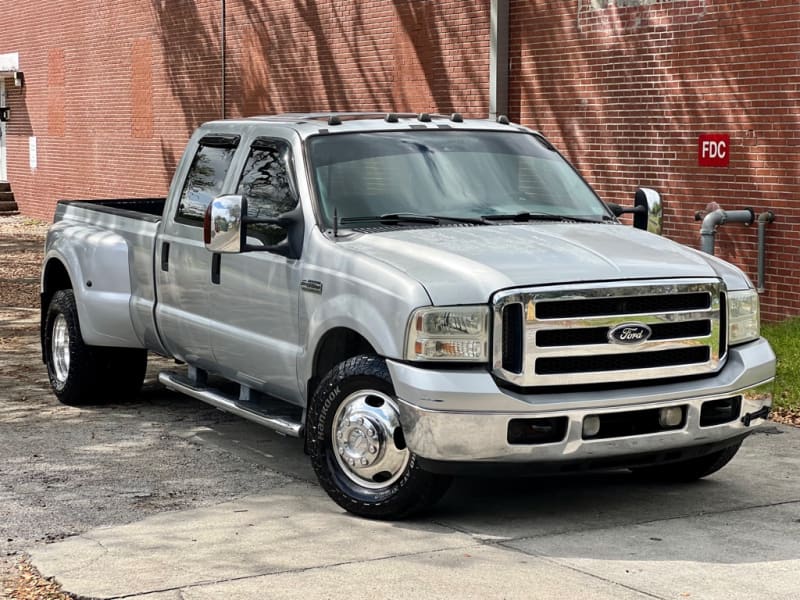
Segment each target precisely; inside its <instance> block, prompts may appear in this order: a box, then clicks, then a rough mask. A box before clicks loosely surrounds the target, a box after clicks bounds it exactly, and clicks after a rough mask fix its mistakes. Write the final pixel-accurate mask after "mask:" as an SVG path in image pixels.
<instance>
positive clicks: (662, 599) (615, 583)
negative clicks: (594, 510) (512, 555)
mask: <svg viewBox="0 0 800 600" xmlns="http://www.w3.org/2000/svg"><path fill="white" fill-rule="evenodd" d="M495 545H496V546H497V547H500V548H503V549H504V550H509V551H511V552H516V553H518V554H524V555H525V556H533V557H534V558H538V559H539V560H541V561H543V562H546V563H550V564H552V565H556V566H558V567H561V568H565V569H569V570H570V571H575V572H576V573H580V574H581V575H586V576H587V577H591V578H592V579H597V580H599V581H603V582H605V583H607V584H609V585H613V586H617V587H621V588H624V589H626V590H630V591H632V592H635V593H637V594H641V595H642V596H646V597H647V598H655V599H656V600H669V599H668V598H667V597H666V596H659V595H657V594H652V593H650V592H646V591H644V590H640V589H639V588H636V587H634V586H632V585H627V584H625V583H621V582H619V581H614V580H613V579H609V578H608V577H602V576H600V575H597V574H596V573H592V572H591V571H586V570H585V569H579V568H578V567H576V566H574V565H571V564H569V563H566V562H561V561H558V560H555V559H553V558H550V557H549V556H545V555H543V554H539V553H537V552H528V551H526V550H522V549H520V548H515V547H514V546H507V545H506V543H505V542H499V543H497V544H495Z"/></svg>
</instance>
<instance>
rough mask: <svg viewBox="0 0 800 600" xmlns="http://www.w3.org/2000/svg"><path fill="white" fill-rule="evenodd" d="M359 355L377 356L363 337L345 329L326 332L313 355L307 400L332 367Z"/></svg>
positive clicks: (339, 328)
mask: <svg viewBox="0 0 800 600" xmlns="http://www.w3.org/2000/svg"><path fill="white" fill-rule="evenodd" d="M361 354H375V355H377V352H376V351H375V348H373V347H372V344H370V343H369V342H368V341H367V339H366V338H365V337H364V336H363V335H361V334H360V333H358V332H357V331H353V330H352V329H348V328H347V327H336V328H334V329H331V330H330V331H328V332H327V333H326V334H325V335H324V336H323V338H322V339H321V340H320V341H319V344H317V350H316V352H315V353H314V368H313V370H312V373H311V380H310V381H309V382H308V398H311V396H312V395H313V394H314V390H315V389H316V387H317V385H318V384H319V382H320V381H321V380H322V378H323V377H325V375H326V374H327V373H328V372H329V371H330V370H331V369H333V367H335V366H336V365H338V364H339V363H340V362H342V361H345V360H347V359H348V358H352V357H354V356H359V355H361Z"/></svg>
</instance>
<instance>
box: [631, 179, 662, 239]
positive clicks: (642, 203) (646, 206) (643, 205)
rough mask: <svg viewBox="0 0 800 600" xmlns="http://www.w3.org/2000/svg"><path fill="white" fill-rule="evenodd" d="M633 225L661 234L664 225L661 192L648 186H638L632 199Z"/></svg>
mask: <svg viewBox="0 0 800 600" xmlns="http://www.w3.org/2000/svg"><path fill="white" fill-rule="evenodd" d="M633 204H634V207H635V208H634V211H633V226H634V227H636V229H643V230H644V231H649V232H650V233H655V234H656V235H661V231H662V230H663V225H664V212H663V203H662V201H661V194H659V193H658V192H657V191H655V190H652V189H650V188H639V189H638V190H636V195H635V196H634V200H633Z"/></svg>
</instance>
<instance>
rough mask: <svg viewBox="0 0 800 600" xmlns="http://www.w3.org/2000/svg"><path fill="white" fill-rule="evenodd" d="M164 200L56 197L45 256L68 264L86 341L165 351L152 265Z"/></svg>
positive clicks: (101, 344) (102, 344) (96, 344)
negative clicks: (158, 323) (155, 313)
mask: <svg viewBox="0 0 800 600" xmlns="http://www.w3.org/2000/svg"><path fill="white" fill-rule="evenodd" d="M165 204H166V198H114V199H99V200H60V201H59V202H58V205H57V206H56V213H55V218H54V222H55V224H54V225H53V227H51V229H50V233H49V234H48V242H47V247H48V252H49V253H50V254H49V256H48V258H51V257H55V258H57V259H59V260H60V261H61V262H62V263H64V264H69V265H70V267H71V271H70V276H71V278H72V280H73V290H74V293H75V297H76V300H77V301H78V305H79V307H80V310H79V316H80V319H81V329H82V334H83V337H84V340H85V341H86V343H89V344H92V345H95V346H120V347H128V348H135V347H142V346H143V347H146V348H148V349H150V350H153V351H156V352H162V353H163V352H164V349H163V348H162V347H161V344H160V342H159V340H158V335H157V332H156V327H155V322H154V318H153V309H154V306H155V285H154V280H153V265H154V254H155V244H156V237H157V235H158V228H159V225H160V222H161V213H162V211H163V210H164V205H165ZM88 282H91V283H88Z"/></svg>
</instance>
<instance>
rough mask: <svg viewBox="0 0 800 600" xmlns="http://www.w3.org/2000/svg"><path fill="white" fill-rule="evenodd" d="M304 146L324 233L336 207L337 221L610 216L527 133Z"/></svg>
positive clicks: (356, 138) (359, 138)
mask: <svg viewBox="0 0 800 600" xmlns="http://www.w3.org/2000/svg"><path fill="white" fill-rule="evenodd" d="M308 145H309V156H310V160H311V167H312V171H313V176H314V183H315V185H316V188H317V196H318V198H319V202H320V207H321V212H322V217H323V221H324V223H325V226H326V227H330V226H331V225H332V223H333V215H334V209H335V210H336V213H337V214H338V216H339V217H340V218H348V217H366V216H377V215H385V214H404V213H411V214H417V215H422V214H425V215H437V216H441V217H473V218H476V217H484V216H489V217H491V216H492V215H515V214H519V213H530V214H535V213H543V214H548V215H560V216H565V217H570V216H573V217H576V218H578V217H582V218H588V219H596V220H598V221H599V220H601V219H603V218H604V217H605V218H608V215H609V213H608V211H607V210H606V208H605V206H604V205H603V204H602V202H600V200H599V199H598V197H597V196H596V195H595V193H594V192H593V191H592V189H591V188H590V187H589V186H588V185H587V184H586V183H585V182H584V181H583V180H582V179H581V178H580V177H579V176H578V174H577V173H576V172H575V171H574V169H573V168H572V167H571V166H570V165H569V163H567V162H566V161H565V160H564V159H563V158H561V156H559V155H558V153H557V152H555V151H553V150H550V149H548V148H547V147H546V146H545V145H544V144H543V143H542V142H541V141H540V140H539V139H537V138H536V137H535V136H533V135H530V134H527V133H522V132H503V131H468V132H466V131H463V130H461V131H443V130H439V131H431V130H426V131H419V130H416V131H414V130H411V131H391V132H372V133H352V134H339V135H324V136H322V135H321V136H315V137H312V138H310V139H309V143H308Z"/></svg>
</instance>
